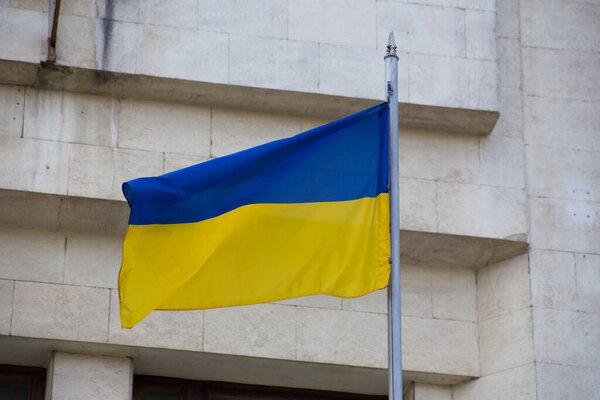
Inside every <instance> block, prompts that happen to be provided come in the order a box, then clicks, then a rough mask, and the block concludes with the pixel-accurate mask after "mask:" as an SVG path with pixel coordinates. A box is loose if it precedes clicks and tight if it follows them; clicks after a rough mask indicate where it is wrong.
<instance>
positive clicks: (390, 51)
mask: <svg viewBox="0 0 600 400" xmlns="http://www.w3.org/2000/svg"><path fill="white" fill-rule="evenodd" d="M386 49H387V51H386V55H385V57H389V56H393V57H396V58H398V56H397V55H396V40H394V32H393V31H392V32H390V36H389V38H388V44H387V46H386ZM385 57H384V58H385Z"/></svg>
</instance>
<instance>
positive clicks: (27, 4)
mask: <svg viewBox="0 0 600 400" xmlns="http://www.w3.org/2000/svg"><path fill="white" fill-rule="evenodd" d="M6 7H8V5H7V6H6ZM10 7H11V8H18V9H21V10H31V11H39V12H42V13H48V10H49V7H48V2H45V1H39V0H10Z"/></svg>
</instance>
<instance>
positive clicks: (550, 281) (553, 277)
mask: <svg viewBox="0 0 600 400" xmlns="http://www.w3.org/2000/svg"><path fill="white" fill-rule="evenodd" d="M529 266H530V274H531V302H532V305H533V306H534V307H543V308H554V309H568V310H576V309H577V282H576V274H575V260H574V256H573V254H572V253H565V252H562V251H548V250H539V249H532V250H530V253H529Z"/></svg>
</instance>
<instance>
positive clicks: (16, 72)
mask: <svg viewBox="0 0 600 400" xmlns="http://www.w3.org/2000/svg"><path fill="white" fill-rule="evenodd" d="M0 83H4V84H13V85H25V86H32V87H38V88H44V89H52V90H67V91H73V92H83V93H93V94H101V95H111V96H115V97H127V98H139V99H147V100H159V101H173V102H183V103H189V104H195V105H214V106H224V107H228V108H237V109H247V110H255V111H263V112H264V111H268V112H272V113H282V114H291V115H298V116H302V117H311V118H322V119H329V120H333V119H337V118H341V117H344V116H346V115H349V114H352V113H354V112H357V111H360V110H362V109H365V108H368V107H371V106H373V105H375V104H377V103H379V102H380V101H379V100H374V99H367V98H356V97H343V96H334V95H326V94H320V93H311V92H299V91H291V90H279V89H264V88H258V87H249V86H238V85H228V84H219V83H209V82H201V81H194V80H183V79H172V78H163V77H158V76H147V75H137V74H126V73H116V72H107V71H100V70H93V69H85V68H73V67H63V66H53V67H42V66H40V65H38V64H31V63H25V62H17V61H7V60H0ZM398 108H399V118H398V120H399V124H400V125H401V126H410V127H418V128H427V129H435V130H442V131H446V132H456V133H463V134H472V135H488V134H490V133H491V132H492V129H493V128H494V125H495V124H496V121H497V119H498V116H499V114H498V112H497V111H493V110H490V111H488V110H474V109H465V108H451V107H441V106H432V105H423V104H415V103H406V102H404V103H399V105H398Z"/></svg>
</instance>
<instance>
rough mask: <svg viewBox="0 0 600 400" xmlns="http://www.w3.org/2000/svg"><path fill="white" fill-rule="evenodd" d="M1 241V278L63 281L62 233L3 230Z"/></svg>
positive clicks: (0, 229)
mask: <svg viewBox="0 0 600 400" xmlns="http://www.w3.org/2000/svg"><path fill="white" fill-rule="evenodd" d="M0 238H1V240H0V254H2V257H0V278H3V279H19V280H27V281H37V282H62V279H63V265H64V260H65V236H64V235H63V234H60V233H55V232H45V231H34V230H30V229H18V228H5V227H2V228H0Z"/></svg>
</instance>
